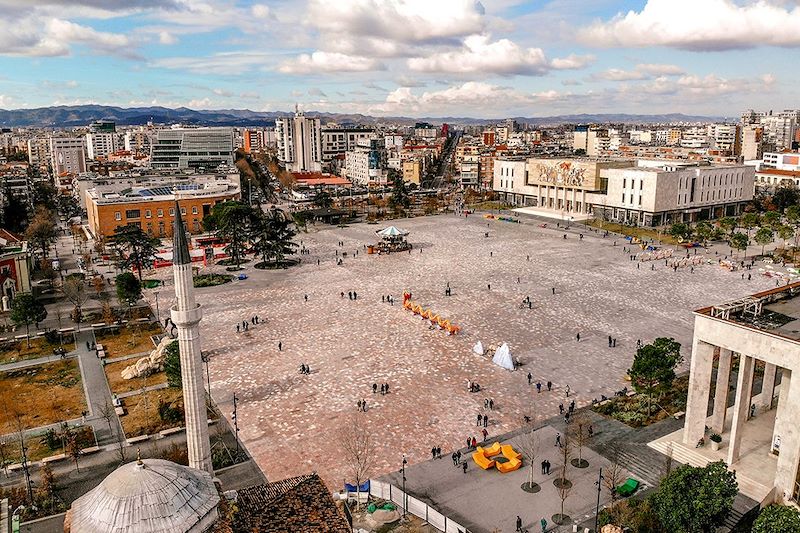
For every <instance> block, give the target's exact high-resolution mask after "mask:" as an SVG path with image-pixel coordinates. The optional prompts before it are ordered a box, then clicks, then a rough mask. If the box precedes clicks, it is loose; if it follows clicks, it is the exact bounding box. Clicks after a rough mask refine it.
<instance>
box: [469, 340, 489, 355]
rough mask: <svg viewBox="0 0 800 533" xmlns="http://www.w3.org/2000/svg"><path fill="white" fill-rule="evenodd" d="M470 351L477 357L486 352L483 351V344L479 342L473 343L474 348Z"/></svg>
mask: <svg viewBox="0 0 800 533" xmlns="http://www.w3.org/2000/svg"><path fill="white" fill-rule="evenodd" d="M472 351H473V352H475V353H476V354H478V355H483V354H484V353H486V350H484V349H483V343H481V341H478V342H476V343H475V346H473V347H472Z"/></svg>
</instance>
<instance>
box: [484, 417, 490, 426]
mask: <svg viewBox="0 0 800 533" xmlns="http://www.w3.org/2000/svg"><path fill="white" fill-rule="evenodd" d="M488 424H489V416H488V415H483V427H486V426H487V425H488Z"/></svg>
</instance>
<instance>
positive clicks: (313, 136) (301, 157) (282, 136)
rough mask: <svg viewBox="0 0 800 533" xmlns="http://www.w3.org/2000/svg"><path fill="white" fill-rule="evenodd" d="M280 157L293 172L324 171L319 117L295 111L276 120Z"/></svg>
mask: <svg viewBox="0 0 800 533" xmlns="http://www.w3.org/2000/svg"><path fill="white" fill-rule="evenodd" d="M275 140H276V142H277V145H278V159H279V160H280V161H281V162H282V163H283V164H284V166H285V167H286V169H287V170H290V171H292V172H321V171H322V134H321V127H320V121H319V119H318V118H311V117H306V116H305V115H304V114H303V113H302V112H301V111H295V114H294V117H292V118H279V119H277V120H276V121H275Z"/></svg>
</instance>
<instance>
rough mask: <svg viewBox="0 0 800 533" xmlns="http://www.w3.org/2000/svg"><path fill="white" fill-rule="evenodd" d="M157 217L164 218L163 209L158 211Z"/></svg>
mask: <svg viewBox="0 0 800 533" xmlns="http://www.w3.org/2000/svg"><path fill="white" fill-rule="evenodd" d="M158 216H159V217H163V216H164V210H163V209H159V210H158Z"/></svg>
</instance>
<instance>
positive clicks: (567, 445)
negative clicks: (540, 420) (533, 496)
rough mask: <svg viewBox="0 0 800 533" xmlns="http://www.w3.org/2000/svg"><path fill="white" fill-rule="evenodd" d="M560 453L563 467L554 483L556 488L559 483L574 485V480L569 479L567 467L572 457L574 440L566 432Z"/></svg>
mask: <svg viewBox="0 0 800 533" xmlns="http://www.w3.org/2000/svg"><path fill="white" fill-rule="evenodd" d="M559 454H560V455H561V459H562V461H561V468H559V470H560V472H559V477H558V478H557V479H556V480H555V482H554V483H553V484H554V485H555V486H556V488H558V486H559V485H570V486H572V482H571V481H570V480H569V479H567V467H568V466H569V458H570V457H572V442H571V441H570V438H569V434H568V433H564V439H563V443H562V445H561V450H559Z"/></svg>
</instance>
